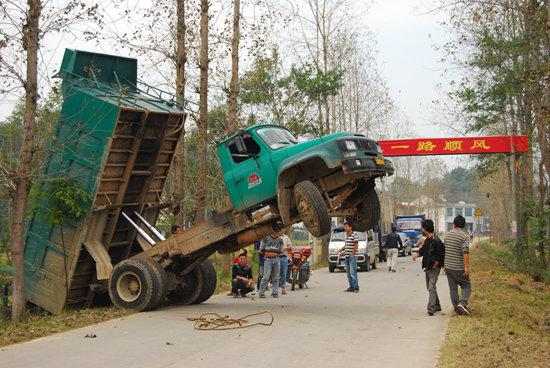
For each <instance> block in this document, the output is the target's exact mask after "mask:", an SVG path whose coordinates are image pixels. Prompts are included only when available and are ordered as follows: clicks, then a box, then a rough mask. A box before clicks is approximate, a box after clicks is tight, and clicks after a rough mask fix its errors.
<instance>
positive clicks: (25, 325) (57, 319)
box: [0, 307, 132, 347]
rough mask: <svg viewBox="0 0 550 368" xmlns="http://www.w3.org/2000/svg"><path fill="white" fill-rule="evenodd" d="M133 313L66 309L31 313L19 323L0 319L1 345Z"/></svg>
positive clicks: (127, 311) (101, 309)
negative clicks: (60, 311) (38, 313)
mask: <svg viewBox="0 0 550 368" xmlns="http://www.w3.org/2000/svg"><path fill="white" fill-rule="evenodd" d="M131 313H132V311H129V310H122V309H117V308H114V307H111V308H92V309H84V310H79V311H65V312H63V313H61V314H59V315H56V316H54V315H51V314H40V315H37V314H32V315H31V314H29V315H28V316H26V317H25V318H24V320H23V321H22V322H21V323H19V324H14V323H11V322H10V321H8V320H2V319H0V347H2V346H6V345H11V344H16V343H19V342H23V341H29V340H33V339H36V338H39V337H44V336H48V335H52V334H55V333H58V332H64V331H69V330H73V329H75V328H79V327H85V326H89V325H93V324H96V323H99V322H104V321H108V320H110V319H113V318H119V317H123V316H126V315H129V314H131Z"/></svg>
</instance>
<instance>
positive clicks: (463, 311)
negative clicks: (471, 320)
mask: <svg viewBox="0 0 550 368" xmlns="http://www.w3.org/2000/svg"><path fill="white" fill-rule="evenodd" d="M456 308H457V309H458V310H459V311H460V313H461V314H463V315H465V316H469V315H470V311H469V310H468V308H466V307H465V306H464V305H462V304H459V305H457V307H456Z"/></svg>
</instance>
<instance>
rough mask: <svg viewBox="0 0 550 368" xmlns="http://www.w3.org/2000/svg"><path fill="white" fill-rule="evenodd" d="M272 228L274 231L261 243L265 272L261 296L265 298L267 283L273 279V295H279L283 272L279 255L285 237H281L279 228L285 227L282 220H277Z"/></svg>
mask: <svg viewBox="0 0 550 368" xmlns="http://www.w3.org/2000/svg"><path fill="white" fill-rule="evenodd" d="M271 228H272V229H273V232H272V234H271V235H268V236H266V237H265V238H264V240H262V242H261V244H260V252H261V253H263V255H264V272H263V274H262V281H261V282H260V298H265V290H266V289H267V283H268V282H269V280H270V279H271V285H272V287H273V289H272V296H273V297H274V298H277V297H278V296H279V295H278V293H279V273H280V272H281V263H280V262H279V255H280V254H281V253H282V252H283V248H284V245H283V239H281V238H280V237H279V234H278V232H279V230H281V229H282V228H283V224H282V223H281V222H280V221H275V222H274V223H273V224H272V225H271Z"/></svg>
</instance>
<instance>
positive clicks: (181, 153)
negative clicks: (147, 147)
mask: <svg viewBox="0 0 550 368" xmlns="http://www.w3.org/2000/svg"><path fill="white" fill-rule="evenodd" d="M176 17H177V20H176V52H175V64H176V97H177V98H178V100H179V101H180V104H181V105H182V106H180V107H181V108H183V107H184V104H185V102H184V100H185V81H186V78H185V65H186V63H187V46H186V42H185V41H186V37H187V35H186V33H187V26H186V23H185V0H176ZM181 129H183V130H184V131H183V133H182V134H181V136H180V139H179V141H178V145H177V148H176V152H175V153H174V194H175V198H176V201H177V202H178V203H177V205H176V206H175V208H174V215H175V218H176V223H177V224H178V225H180V226H182V227H183V215H184V214H183V211H182V206H181V201H182V195H183V192H184V190H185V185H184V180H185V177H184V167H183V165H184V160H185V121H183V122H182V127H181Z"/></svg>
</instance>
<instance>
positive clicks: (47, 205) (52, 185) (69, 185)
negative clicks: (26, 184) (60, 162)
mask: <svg viewBox="0 0 550 368" xmlns="http://www.w3.org/2000/svg"><path fill="white" fill-rule="evenodd" d="M30 200H31V203H32V204H33V205H35V206H37V212H38V213H40V214H42V215H43V216H44V217H45V218H46V221H48V222H49V223H50V224H52V225H63V224H64V223H65V221H66V219H70V220H72V221H75V222H76V221H79V220H81V219H82V218H83V217H84V216H85V215H86V213H87V212H88V207H89V205H90V202H91V200H92V199H91V198H90V196H89V195H88V193H86V192H85V191H84V190H83V189H82V187H81V185H80V183H79V182H78V181H76V180H74V179H68V178H59V179H46V180H45V181H44V182H43V183H41V184H39V185H36V184H35V185H33V187H32V188H31V193H30Z"/></svg>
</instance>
